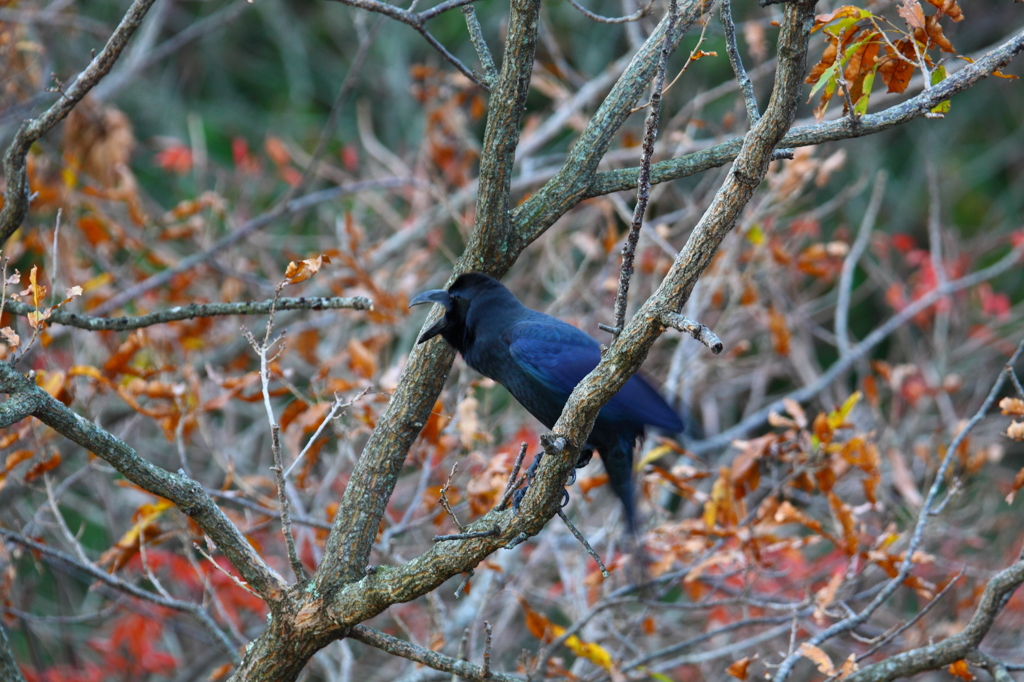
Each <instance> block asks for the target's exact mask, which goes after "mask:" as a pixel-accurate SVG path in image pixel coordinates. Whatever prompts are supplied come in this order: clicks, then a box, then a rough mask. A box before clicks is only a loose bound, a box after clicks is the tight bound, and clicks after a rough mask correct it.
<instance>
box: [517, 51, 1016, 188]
mask: <svg viewBox="0 0 1024 682" xmlns="http://www.w3.org/2000/svg"><path fill="white" fill-rule="evenodd" d="M1022 50H1024V31H1021V32H1019V33H1017V34H1016V35H1014V36H1013V37H1012V38H1010V39H1009V40H1007V41H1006V42H1004V43H1003V44H1002V45H1000V46H999V47H997V48H995V49H993V50H991V51H989V52H988V53H986V54H985V55H984V56H983V57H981V58H980V59H978V60H976V61H975V62H974V63H973V64H967V65H966V66H964V67H963V68H961V69H960V70H959V71H957V72H956V73H954V74H952V75H950V76H949V77H947V78H946V79H945V80H943V81H942V82H940V83H939V84H938V85H934V86H932V88H931V89H930V90H926V91H925V92H922V93H921V94H920V95H917V96H916V97H912V98H910V99H909V100H907V101H906V102H903V103H902V104H897V105H895V106H893V107H890V108H888V109H886V110H884V111H880V112H878V113H877V114H865V115H864V116H861V117H860V118H859V119H858V121H857V123H856V124H853V123H851V121H850V119H849V118H848V117H846V118H842V119H838V120H835V121H827V122H825V123H816V124H812V125H807V126H802V127H799V128H794V129H792V130H791V131H789V133H788V134H787V135H786V136H785V137H783V138H782V140H780V141H779V145H778V146H779V148H787V147H806V146H811V145H818V144H822V143H824V142H835V141H837V140H846V139H850V138H854V137H863V136H865V135H874V134H875V133H880V132H882V131H884V130H889V129H890V128H894V127H896V126H899V125H903V124H904V123H908V122H909V121H912V120H914V119H916V118H921V117H922V116H924V115H925V114H927V113H928V112H930V111H931V110H932V108H933V107H935V106H936V105H937V104H939V103H941V102H944V101H946V100H948V99H950V98H952V97H953V96H954V95H956V94H958V93H960V92H963V91H964V90H967V89H968V88H970V87H971V86H972V85H974V84H975V83H977V82H978V81H980V80H982V79H984V78H987V77H988V76H990V75H991V74H992V72H993V71H998V70H999V69H1001V68H1003V67H1004V66H1006V65H1007V64H1009V63H1010V62H1011V61H1013V59H1014V58H1015V57H1016V56H1017V55H1018V54H1020V52H1021V51H1022ZM742 144H743V138H734V139H732V140H729V141H727V142H722V143H721V144H716V145H714V146H713V147H709V148H707V149H704V150H702V151H699V152H694V153H693V154H687V155H686V156H682V157H680V158H678V159H671V160H668V161H659V162H658V163H655V164H654V165H653V166H652V167H651V182H652V183H654V184H657V183H660V182H667V181H669V180H678V179H679V178H685V177H688V176H690V175H694V174H695V173H699V172H701V171H705V170H708V169H709V168H717V167H718V166H724V165H725V164H727V163H729V162H730V161H732V160H733V159H734V158H736V154H737V153H738V152H739V150H740V147H741V146H742ZM638 173H639V169H638V168H624V169H621V170H615V171H604V172H601V173H598V174H597V175H596V177H595V178H594V180H593V182H592V183H591V184H590V185H589V186H588V187H587V189H586V197H587V198H590V197H596V196H601V195H604V194H610V193H612V192H621V191H627V190H631V189H633V188H634V187H636V179H637V175H638ZM527 203H529V202H527ZM524 206H525V204H524Z"/></svg>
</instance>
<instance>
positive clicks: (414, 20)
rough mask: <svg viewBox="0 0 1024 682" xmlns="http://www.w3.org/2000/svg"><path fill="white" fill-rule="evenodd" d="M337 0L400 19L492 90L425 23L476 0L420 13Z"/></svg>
mask: <svg viewBox="0 0 1024 682" xmlns="http://www.w3.org/2000/svg"><path fill="white" fill-rule="evenodd" d="M337 1H338V2H340V3H342V4H343V5H348V6H349V7H356V8H359V9H365V10H369V11H371V12H378V13H380V14H383V15H384V16H387V17H391V18H392V19H395V20H397V21H400V22H402V23H403V24H406V25H408V26H411V27H412V28H413V29H415V30H416V31H417V32H418V33H419V34H420V35H421V36H423V38H424V39H425V40H426V41H427V42H428V43H429V44H430V46H431V47H433V48H434V49H435V50H437V51H438V52H439V53H440V54H441V56H442V57H444V59H445V60H446V61H447V62H448V63H449V64H451V65H452V66H454V67H455V68H456V69H458V70H459V71H461V72H462V74H463V75H464V76H466V78H468V79H470V80H471V81H473V82H474V83H476V84H477V85H479V86H480V87H481V88H483V89H484V90H487V91H488V92H490V87H489V86H488V85H487V83H484V82H483V81H482V80H480V79H479V78H478V77H477V75H476V74H475V73H473V70H472V69H470V68H469V67H468V66H466V65H465V64H463V63H462V62H461V61H460V60H459V59H458V58H457V57H456V56H455V55H453V54H452V53H451V52H449V51H448V49H447V48H445V46H444V45H442V44H441V43H440V42H438V40H437V38H435V37H434V36H433V35H432V34H431V33H430V32H429V31H428V30H427V28H426V26H425V25H424V24H425V23H426V22H427V20H428V19H432V18H434V17H436V16H438V15H439V14H441V13H443V12H446V11H448V10H450V9H455V8H456V7H461V6H462V5H467V4H469V3H471V2H474V1H475V0H448V2H443V3H441V4H439V5H437V6H436V7H432V8H431V9H428V10H425V11H423V12H419V13H416V12H412V11H409V10H405V9H402V8H401V7H395V6H394V5H389V4H387V3H384V2H379V1H378V0H337Z"/></svg>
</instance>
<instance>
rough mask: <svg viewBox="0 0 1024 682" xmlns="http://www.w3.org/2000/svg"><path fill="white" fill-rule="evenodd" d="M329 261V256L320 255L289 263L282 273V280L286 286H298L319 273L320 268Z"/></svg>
mask: <svg viewBox="0 0 1024 682" xmlns="http://www.w3.org/2000/svg"><path fill="white" fill-rule="evenodd" d="M330 262H331V259H330V257H329V256H325V255H323V254H320V255H319V256H317V257H315V258H306V259H305V260H300V261H298V262H296V261H291V262H290V263H288V269H287V270H285V272H284V279H285V282H286V283H287V284H298V283H299V282H305V281H306V280H307V279H309V278H310V277H312V276H313V275H315V274H316V273H318V272H320V268H321V267H323V264H324V263H330Z"/></svg>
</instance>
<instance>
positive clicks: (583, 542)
mask: <svg viewBox="0 0 1024 682" xmlns="http://www.w3.org/2000/svg"><path fill="white" fill-rule="evenodd" d="M558 518H560V519H562V521H563V522H564V523H565V525H566V526H568V527H569V531H570V532H571V533H572V536H573V537H574V538H576V539H577V540H579V543H580V544H581V545H583V549H585V550H587V554H589V555H590V558H592V559H593V560H594V562H595V563H597V567H598V568H600V569H601V575H602V576H604V577H605V578H610V577H611V573H609V572H608V569H607V568H606V567H605V565H604V562H603V561H601V555H600V554H598V553H597V552H595V551H594V548H593V547H591V546H590V543H589V542H587V538H585V537H584V536H583V533H581V532H580V531H579V529H578V528H576V526H574V525H572V521H570V520H569V517H568V516H566V515H565V510H563V509H559V510H558Z"/></svg>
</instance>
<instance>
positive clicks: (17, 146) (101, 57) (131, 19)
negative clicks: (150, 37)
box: [0, 0, 156, 246]
mask: <svg viewBox="0 0 1024 682" xmlns="http://www.w3.org/2000/svg"><path fill="white" fill-rule="evenodd" d="M155 1H156V0H135V1H134V2H133V3H132V5H131V7H129V8H128V11H127V12H125V14H124V16H123V17H122V18H121V23H120V24H118V25H117V28H116V29H114V32H113V33H112V34H111V36H110V40H108V41H107V44H106V45H105V46H104V47H103V50H102V51H101V52H100V53H99V54H98V55H96V57H95V58H94V59H93V60H92V62H90V63H89V66H87V67H86V68H85V71H83V72H82V73H80V74H78V77H77V78H76V79H75V82H74V83H72V84H71V86H70V87H69V88H67V90H65V91H63V92H62V93H61V96H60V99H58V100H57V101H56V102H54V103H53V104H52V105H51V106H50V108H49V109H47V110H46V111H44V112H43V113H42V114H41V115H40V116H39V118H36V119H31V120H28V121H25V122H24V123H22V124H21V127H20V128H18V132H17V133H16V134H15V135H14V140H13V141H12V142H11V144H10V146H9V147H8V148H7V152H6V153H5V154H4V178H5V180H6V181H7V191H6V193H5V195H4V207H3V210H0V246H3V245H4V244H6V243H7V240H8V239H10V238H11V235H12V234H14V232H15V231H16V230H17V229H18V228H19V227H21V223H22V222H23V221H24V220H25V216H26V215H27V214H28V205H29V196H28V193H29V187H28V170H27V167H26V158H27V157H28V150H29V149H30V148H31V147H32V145H33V144H34V143H35V141H36V140H38V139H39V138H40V137H42V136H43V135H45V134H46V133H47V132H48V131H49V130H50V129H51V128H53V127H54V126H55V125H57V124H58V123H60V121H62V120H63V119H64V117H65V116H67V115H68V114H69V113H70V112H71V110H72V109H73V108H74V107H75V105H76V104H78V103H79V102H80V101H81V100H82V98H83V97H85V96H86V95H87V94H88V92H89V91H90V90H91V89H92V88H93V87H94V86H95V85H96V84H97V83H99V81H100V79H101V78H103V77H104V76H105V75H107V73H108V72H109V71H110V68H111V67H112V66H113V65H114V62H116V61H117V58H118V57H120V56H121V52H122V50H124V48H125V46H126V45H127V44H128V41H129V40H130V39H131V37H132V34H134V33H135V31H136V29H138V28H139V26H140V25H141V24H142V19H143V17H145V16H146V12H147V11H148V10H149V8H150V7H151V6H152V5H153V3H154V2H155Z"/></svg>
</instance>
